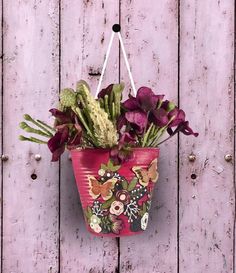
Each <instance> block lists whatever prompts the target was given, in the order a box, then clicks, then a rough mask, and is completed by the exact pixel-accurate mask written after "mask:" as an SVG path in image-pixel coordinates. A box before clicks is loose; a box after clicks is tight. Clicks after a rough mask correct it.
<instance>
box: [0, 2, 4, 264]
mask: <svg viewBox="0 0 236 273" xmlns="http://www.w3.org/2000/svg"><path fill="white" fill-rule="evenodd" d="M0 22H2V2H1V3H0ZM0 32H1V34H0V55H1V57H0V79H1V80H0V101H1V103H0V113H1V118H0V155H3V152H4V151H3V147H2V131H3V126H2V73H3V71H2V57H3V56H2V24H1V26H0ZM2 168H3V161H2V160H0V181H1V182H0V217H2ZM0 230H1V235H2V221H0ZM0 266H2V242H0ZM0 268H1V267H0Z"/></svg>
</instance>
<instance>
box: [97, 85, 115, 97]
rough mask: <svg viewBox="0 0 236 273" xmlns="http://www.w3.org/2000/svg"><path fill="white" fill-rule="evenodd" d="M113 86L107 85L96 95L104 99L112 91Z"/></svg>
mask: <svg viewBox="0 0 236 273" xmlns="http://www.w3.org/2000/svg"><path fill="white" fill-rule="evenodd" d="M113 85H114V84H110V85H108V86H107V87H106V88H104V89H102V90H101V91H100V92H99V93H98V98H104V97H105V96H106V95H109V94H110V93H111V91H112V88H113Z"/></svg>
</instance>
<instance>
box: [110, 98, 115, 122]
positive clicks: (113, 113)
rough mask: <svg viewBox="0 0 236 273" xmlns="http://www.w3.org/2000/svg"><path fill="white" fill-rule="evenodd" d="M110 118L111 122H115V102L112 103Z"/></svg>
mask: <svg viewBox="0 0 236 273" xmlns="http://www.w3.org/2000/svg"><path fill="white" fill-rule="evenodd" d="M111 119H112V121H113V122H115V119H116V109H115V103H114V102H113V103H112V110H111Z"/></svg>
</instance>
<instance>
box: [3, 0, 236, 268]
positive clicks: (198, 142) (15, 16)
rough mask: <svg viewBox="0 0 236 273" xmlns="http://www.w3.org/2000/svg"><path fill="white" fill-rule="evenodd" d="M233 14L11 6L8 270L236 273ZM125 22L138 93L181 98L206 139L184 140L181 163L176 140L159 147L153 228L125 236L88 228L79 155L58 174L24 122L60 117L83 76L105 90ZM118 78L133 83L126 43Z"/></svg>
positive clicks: (127, 5)
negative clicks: (25, 139) (115, 30)
mask: <svg viewBox="0 0 236 273" xmlns="http://www.w3.org/2000/svg"><path fill="white" fill-rule="evenodd" d="M178 2H179V3H180V7H179V8H180V10H179V14H178ZM1 7H2V6H1V3H0V10H1ZM60 8H61V10H59V9H60ZM234 9H235V7H234V3H233V1H232V0H229V1H213V0H209V1H204V2H202V1H194V0H189V1H174V0H167V1H158V3H157V1H152V0H149V1H145V2H141V1H132V0H125V1H118V0H116V1H112V2H111V1H93V0H84V1H76V0H71V1H65V0H64V1H58V0H50V1H26V0H24V1H23V0H19V1H12V0H8V1H7V0H3V17H4V26H3V53H4V55H3V56H4V57H3V58H4V62H3V72H4V73H3V109H1V106H2V105H1V104H0V111H1V113H3V116H2V117H3V124H1V125H2V126H3V130H0V137H1V133H2V134H3V136H2V139H3V151H2V152H3V153H4V154H8V155H9V160H8V161H6V162H2V163H1V164H2V165H1V166H2V172H1V173H0V176H1V174H3V177H2V181H3V183H2V184H1V186H2V185H3V195H2V196H0V197H1V200H2V208H3V213H2V221H1V222H0V225H1V224H2V227H1V228H2V243H3V245H2V248H1V247H0V251H1V250H2V253H0V255H1V254H2V257H1V262H2V270H0V271H1V272H2V273H13V272H14V273H21V272H22V273H26V272H27V273H42V272H47V273H56V272H61V273H77V272H78V273H85V272H94V273H98V272H107V273H111V272H135V273H140V272H143V273H146V272H148V273H149V272H161V273H163V272H168V273H177V272H179V273H189V272H191V273H202V272H204V273H212V272H215V273H225V272H227V273H228V272H229V273H235V268H236V264H235V265H233V262H234V261H236V259H235V248H236V245H234V244H235V232H236V230H234V229H235V187H234V182H235V181H234V178H235V170H234V165H235V164H234V163H233V162H226V161H225V159H224V156H225V154H233V152H234V150H235V147H234V137H235V134H234V114H233V113H234V110H235V109H234V94H233V91H234V67H233V56H234V35H233V33H234V22H233V21H234V14H233V11H234ZM0 14H1V12H0ZM178 15H179V19H180V25H179V27H180V33H179V34H180V40H179V39H178ZM60 16H61V17H60ZM119 20H120V22H121V25H122V35H123V38H124V43H125V47H126V50H127V52H128V57H129V60H130V63H131V67H132V72H133V76H134V79H135V83H136V86H137V87H139V86H141V85H148V86H150V87H152V88H153V90H155V91H156V92H157V93H165V94H167V97H168V98H169V99H172V100H174V101H175V102H177V99H178V97H179V99H180V105H181V106H182V107H183V108H184V109H186V113H187V115H188V116H189V119H190V121H191V125H192V127H193V128H194V129H196V130H197V131H199V133H200V136H199V138H198V139H195V138H193V137H189V138H185V137H184V136H181V137H180V147H179V155H178V153H177V144H178V141H177V138H175V139H173V140H172V141H170V142H168V144H167V145H164V146H162V147H160V148H161V153H160V164H159V172H160V174H161V175H160V179H159V182H158V187H157V189H156V192H155V195H154V203H153V206H152V213H151V219H150V222H149V228H148V230H147V231H146V232H145V233H144V235H140V236H135V237H130V238H122V239H120V240H115V239H109V238H106V239H102V238H97V237H93V236H92V235H90V234H89V233H88V232H87V231H86V228H85V224H84V220H83V217H82V211H81V206H80V202H79V197H78V193H77V189H76V184H75V180H74V177H73V173H72V168H71V161H70V160H69V159H68V155H64V156H63V158H62V160H61V164H60V165H61V168H60V171H59V165H58V164H50V163H49V161H50V154H49V152H48V150H47V148H46V147H43V146H42V147H39V146H38V145H33V144H29V143H21V142H19V141H18V135H19V134H20V133H22V132H21V130H19V129H18V127H17V125H18V123H19V121H20V120H21V118H22V115H23V114H24V113H26V112H29V113H31V114H32V116H40V117H42V119H44V120H46V121H49V118H50V115H49V114H47V113H45V109H50V108H51V107H53V106H57V100H58V90H59V87H62V88H64V87H71V86H73V87H75V84H76V81H77V80H79V79H81V78H83V79H85V80H87V81H88V82H89V83H90V85H91V86H92V90H93V92H94V91H95V88H96V86H97V83H98V78H99V76H98V75H97V74H99V72H101V68H102V64H103V61H104V56H105V52H106V48H107V45H108V41H109V39H110V35H111V32H110V30H111V27H112V25H113V24H114V23H117V22H119ZM60 31H61V32H60ZM178 40H179V42H180V44H179V50H180V52H179V53H180V58H179V68H180V70H179V73H180V75H179V85H180V88H179V96H178ZM0 51H1V43H0ZM1 60H2V58H0V62H1ZM0 70H1V64H0ZM119 71H120V76H121V79H122V80H123V81H124V82H125V83H126V84H127V83H129V79H128V74H127V71H126V68H125V65H124V61H123V56H122V55H121V56H120V61H119V50H118V41H117V40H116V41H115V42H114V44H113V47H112V55H111V58H110V59H109V63H108V66H107V71H106V73H105V79H104V82H103V87H104V86H106V85H107V84H109V83H110V82H118V80H119ZM0 75H1V71H0ZM0 86H1V83H0ZM0 96H1V95H0ZM37 153H39V154H41V156H42V160H41V161H39V162H36V161H35V159H34V155H35V154H37ZM191 153H194V154H196V157H197V159H196V161H195V162H189V160H188V156H189V155H190V154H191ZM178 156H179V159H180V164H179V170H178ZM49 164H50V165H49ZM33 173H35V174H36V175H37V179H36V180H32V179H31V174H33ZM192 174H196V179H191V175H192ZM59 178H60V179H59ZM178 178H179V179H178ZM192 178H194V176H192ZM178 181H179V185H178ZM0 192H1V189H0ZM178 197H179V199H178ZM0 209H1V208H0ZM178 212H179V215H178ZM0 213H1V211H0ZM178 219H179V222H178ZM178 231H179V233H178ZM178 258H179V260H178Z"/></svg>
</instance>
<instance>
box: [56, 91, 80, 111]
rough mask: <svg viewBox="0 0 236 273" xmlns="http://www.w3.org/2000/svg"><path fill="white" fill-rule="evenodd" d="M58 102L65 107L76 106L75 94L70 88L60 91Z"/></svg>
mask: <svg viewBox="0 0 236 273" xmlns="http://www.w3.org/2000/svg"><path fill="white" fill-rule="evenodd" d="M60 102H61V104H62V105H63V106H65V107H72V106H75V105H76V102H77V99H76V93H75V92H74V90H73V89H71V88H66V89H63V90H62V91H61V94H60Z"/></svg>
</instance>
